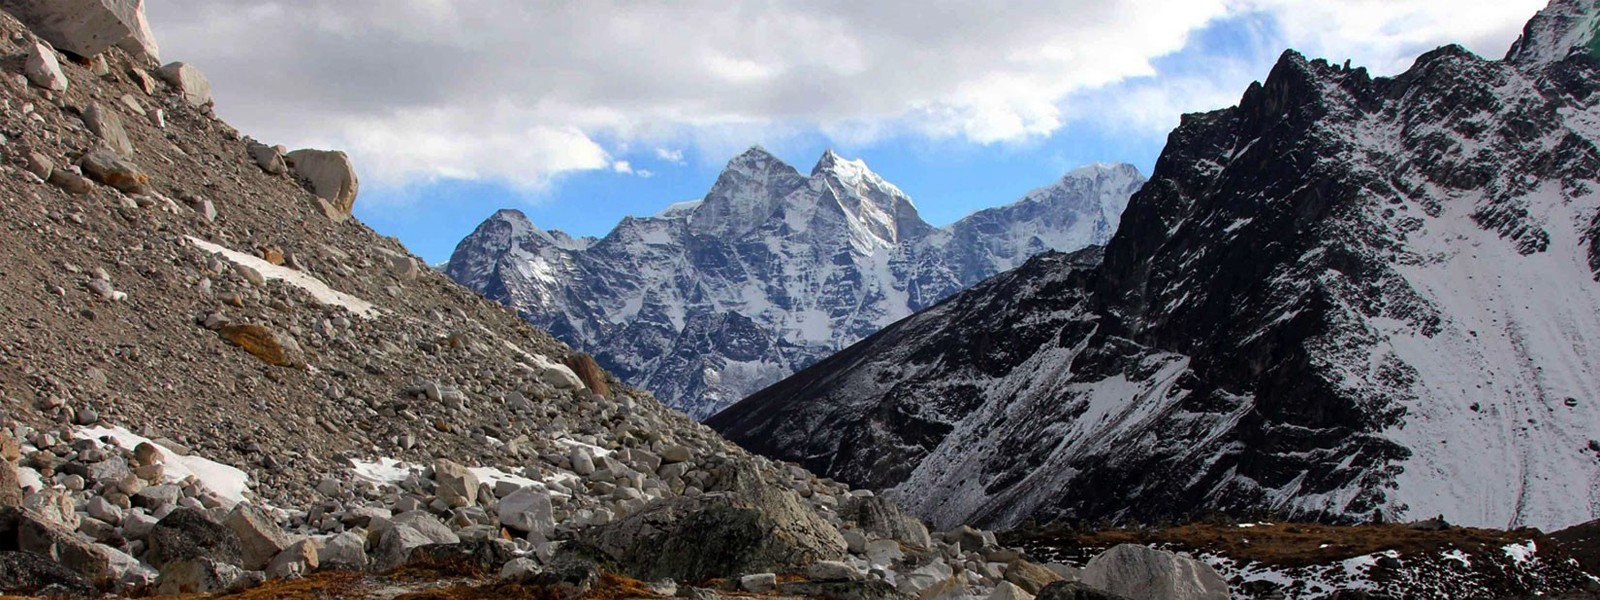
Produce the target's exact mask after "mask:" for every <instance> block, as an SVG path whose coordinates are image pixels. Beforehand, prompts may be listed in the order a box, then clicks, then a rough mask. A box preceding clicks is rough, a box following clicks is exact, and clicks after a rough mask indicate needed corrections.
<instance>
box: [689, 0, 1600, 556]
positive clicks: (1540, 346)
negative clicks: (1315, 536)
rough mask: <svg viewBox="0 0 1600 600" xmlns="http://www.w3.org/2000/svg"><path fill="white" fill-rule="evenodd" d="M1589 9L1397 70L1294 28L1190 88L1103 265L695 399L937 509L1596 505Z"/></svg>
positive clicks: (1036, 267) (1517, 513) (1040, 280)
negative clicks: (1203, 93) (1263, 73)
mask: <svg viewBox="0 0 1600 600" xmlns="http://www.w3.org/2000/svg"><path fill="white" fill-rule="evenodd" d="M1595 10H1596V9H1595V8H1594V3H1592V2H1588V1H1585V2H1576V1H1574V2H1568V1H1565V0H1563V1H1558V2H1556V3H1554V4H1553V5H1552V6H1551V7H1550V8H1549V9H1548V10H1547V11H1545V12H1544V13H1541V16H1540V17H1539V18H1536V19H1534V20H1533V21H1532V22H1530V24H1529V26H1528V29H1527V32H1526V33H1525V34H1524V36H1523V38H1522V40H1521V41H1519V42H1518V43H1517V45H1516V46H1515V47H1513V49H1512V51H1511V52H1510V54H1509V55H1508V57H1507V58H1506V59H1505V60H1501V61H1491V60H1485V59H1483V58H1480V57H1478V56H1475V55H1473V54H1471V53H1470V52H1468V51H1466V50H1464V49H1462V48H1459V47H1455V46H1450V47H1445V48H1441V49H1439V50H1436V51H1433V52H1430V53H1428V54H1426V55H1423V56H1422V57H1420V58H1419V59H1418V60H1417V62H1416V64H1415V65H1414V66H1413V67H1412V68H1411V69H1410V70H1408V71H1407V72H1406V73H1404V74H1401V75H1399V76H1397V77H1394V78H1377V79H1374V78H1372V77H1370V76H1369V75H1368V74H1367V73H1366V71H1364V70H1362V69H1349V68H1343V67H1340V66H1337V65H1331V64H1329V63H1327V62H1324V61H1321V60H1315V61H1308V60H1306V59H1305V58H1304V57H1302V56H1300V55H1299V54H1297V53H1294V52H1292V51H1291V52H1287V53H1285V54H1284V55H1283V57H1282V59H1281V60H1280V61H1279V62H1278V64H1277V65H1276V67H1274V69H1273V70H1272V72H1271V74H1270V75H1269V76H1268V78H1267V79H1266V81H1265V83H1264V84H1263V83H1258V84H1253V85H1252V86H1251V87H1250V89H1249V90H1248V91H1246V92H1245V94H1244V97H1243V98H1242V100H1241V101H1240V104H1239V106H1237V107H1234V108H1229V109H1224V110H1220V111H1216V112H1212V113H1207V114H1192V115H1186V116H1185V117H1184V118H1183V120H1182V123H1181V125H1180V126H1179V127H1178V129H1177V130H1176V131H1174V132H1173V134H1172V135H1171V136H1170V137H1169V143H1168V146H1167V147H1166V148H1165V150H1164V151H1163V153H1162V156H1161V158H1160V160H1159V161H1158V162H1157V165H1156V171H1155V173H1154V175H1153V177H1152V179H1151V180H1150V182H1149V183H1147V184H1146V185H1145V186H1144V187H1143V189H1142V190H1141V191H1140V192H1138V193H1137V194H1135V195H1134V196H1133V198H1132V200H1131V203H1130V204H1129V206H1128V208H1127V210H1126V212H1125V213H1124V214H1123V218H1122V222H1121V225H1120V227H1119V229H1118V231H1117V233H1116V235H1115V236H1114V237H1113V239H1112V240H1111V242H1110V243H1109V244H1108V245H1107V247H1106V248H1105V250H1104V260H1103V262H1101V263H1099V264H1098V266H1088V265H1089V264H1090V263H1092V262H1093V259H1094V258H1095V253H1093V252H1083V253H1078V254H1075V255H1072V256H1070V257H1062V256H1048V257H1042V258H1039V259H1036V260H1035V261H1034V262H1033V263H1030V264H1029V265H1027V266H1025V267H1023V268H1022V269H1020V270H1018V271H1015V272H1012V273H1007V274H1005V275H1002V276H1000V277H997V278H995V279H994V280H991V281H990V282H987V283H985V284H983V285H981V286H978V287H976V288H974V289H972V290H970V291H967V292H963V293H962V294H959V295H957V296H955V297H954V298H952V299H951V300H950V301H948V302H946V303H944V304H942V305H940V306H938V307H935V308H934V309H932V310H930V311H928V312H926V313H923V314H921V315H918V316H915V317H913V318H911V319H908V320H906V321H904V322H901V323H899V324H896V325H895V326H893V327H891V328H889V329H887V330H886V331H884V332H882V333H880V334H878V335H877V336H875V337H873V338H871V339H868V340H866V341H864V342H862V343H861V344H859V345H857V346H855V347H852V348H850V349H847V350H845V351H843V352H841V353H840V354H839V355H837V356H835V357H834V358H832V359H829V360H828V361H826V362H823V363H821V364H818V365H816V366H815V367H812V368H811V369H808V370H806V371H803V372H801V373H799V374H797V375H796V376H794V377H793V378H791V379H789V380H786V381H784V382H782V383H779V384H777V385H775V386H773V387H772V388H769V389H767V390H764V391H762V392H760V393H758V394H756V395H755V396H753V397H751V398H749V399H747V400H745V401H744V402H742V403H740V404H738V405H736V406H734V407H732V408H730V409H728V410H727V411H724V412H723V413H721V414H719V415H718V416H717V417H716V418H714V419H712V420H711V422H710V423H711V424H712V425H713V427H715V428H717V429H719V430H720V431H722V432H723V433H724V434H725V435H727V436H729V437H730V438H731V439H734V440H735V441H738V442H740V443H742V444H745V445H747V446H748V447H750V448H753V449H756V450H758V451H761V452H765V453H767V454H770V455H773V456H782V457H785V458H789V459H793V460H796V461H800V462H803V463H805V464H806V465H807V466H809V467H811V468H812V469H814V470H817V471H818V472H821V473H825V474H827V475H830V476H835V477H838V478H840V479H841V480H844V481H850V482H855V483H864V484H869V485H872V486H875V487H892V488H893V489H892V494H893V495H894V496H895V497H897V498H898V499H900V500H901V501H903V502H904V503H905V504H906V505H907V506H909V507H911V508H912V509H914V510H915V511H917V512H919V513H920V514H921V515H923V516H924V517H928V518H930V519H932V520H934V521H935V522H936V523H938V524H939V525H940V526H941V527H943V526H949V525H952V524H956V523H960V522H966V521H972V522H977V523H983V524H988V525H994V526H1007V525H1015V524H1018V523H1021V522H1022V521H1024V520H1025V519H1029V518H1034V519H1038V520H1041V521H1048V520H1053V519H1099V518H1110V519H1123V520H1144V521H1151V520H1159V519H1165V518H1184V517H1194V516H1198V515H1201V514H1204V513H1208V512H1211V511H1226V512H1235V513H1255V512H1260V513H1267V514H1273V515H1277V516H1281V517H1289V518H1302V519H1304V518H1320V519H1330V520H1336V521H1359V520H1365V519H1368V518H1371V517H1372V516H1373V514H1374V513H1377V514H1380V515H1382V516H1384V517H1385V518H1388V519H1403V518H1423V517H1431V516H1434V515H1439V514H1443V515H1445V516H1446V517H1447V518H1449V519H1450V520H1451V521H1454V522H1458V523H1465V524H1473V525H1485V526H1495V527H1516V526H1523V525H1528V526H1538V527H1543V528H1553V527H1559V526H1565V525H1572V524H1575V523H1579V522H1583V521H1586V520H1589V519H1593V518H1595V517H1596V516H1600V441H1597V440H1600V353H1597V352H1596V350H1595V349H1596V348H1600V284H1597V283H1596V273H1597V269H1600V247H1597V241H1596V237H1597V235H1600V181H1597V179H1596V178H1597V177H1600V146H1597V145H1596V143H1597V140H1600V105H1597V101H1600V95H1597V92H1600V81H1597V79H1600V76H1597V69H1600V59H1597V58H1596V54H1595V52H1593V51H1592V47H1591V46H1590V40H1591V39H1592V38H1593V35H1592V34H1593V24H1594V23H1596V22H1597V21H1596V19H1595V18H1594V17H1595ZM1568 44H1577V45H1576V46H1572V47H1569V46H1567V45H1568Z"/></svg>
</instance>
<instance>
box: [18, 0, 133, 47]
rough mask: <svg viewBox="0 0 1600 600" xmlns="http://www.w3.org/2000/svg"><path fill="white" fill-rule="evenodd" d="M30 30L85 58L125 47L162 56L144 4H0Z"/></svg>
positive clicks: (121, 0)
mask: <svg viewBox="0 0 1600 600" xmlns="http://www.w3.org/2000/svg"><path fill="white" fill-rule="evenodd" d="M0 10H4V11H6V12H8V13H11V15H12V16H14V17H16V18H17V20H18V21H22V23H23V24H24V25H27V26H28V29H31V30H33V32H34V33H35V34H38V36H39V37H42V38H44V39H46V40H48V41H49V42H50V44H51V45H54V46H55V47H57V48H60V49H62V50H65V51H67V52H71V53H73V54H76V55H78V56H82V57H91V56H94V55H96V54H99V53H101V52H105V51H106V50H107V49H109V48H111V47H112V46H121V47H122V48H123V49H125V50H128V51H129V53H131V54H134V55H136V56H138V55H142V56H147V57H150V58H151V59H155V58H156V57H157V56H158V55H159V54H160V52H161V50H160V48H159V47H158V46H157V45H156V40H155V36H154V35H152V34H151V33H150V24H149V22H147V21H146V20H145V18H144V0H0Z"/></svg>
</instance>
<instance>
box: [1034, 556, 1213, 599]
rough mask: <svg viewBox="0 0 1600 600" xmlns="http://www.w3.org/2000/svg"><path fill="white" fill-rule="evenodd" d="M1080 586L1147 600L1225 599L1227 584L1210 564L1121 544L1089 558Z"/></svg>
mask: <svg viewBox="0 0 1600 600" xmlns="http://www.w3.org/2000/svg"><path fill="white" fill-rule="evenodd" d="M1083 583H1084V584H1086V585H1088V586H1090V587H1093V588H1096V589H1101V590H1106V591H1109V592H1112V593H1116V594H1121V595H1124V596H1131V597H1134V598H1148V599H1150V600H1213V599H1215V600H1227V598H1228V583H1227V582H1226V581H1223V579H1222V577H1221V576H1220V575H1217V572H1216V571H1215V570H1212V568H1211V567H1210V566H1209V565H1207V564H1205V563H1203V562H1200V561H1198V560H1195V559H1192V558H1188V557H1183V556H1178V555H1177V554H1173V553H1171V552H1167V551H1164V550H1157V549H1154V548H1149V547H1146V546H1141V545H1138V544H1121V545H1118V546H1115V547H1113V548H1111V549H1110V550H1106V551H1105V552H1102V553H1100V554H1099V555H1098V556H1095V557H1094V558H1092V559H1090V560H1089V564H1087V565H1085V566H1084V568H1083ZM1041 597H1043V596H1042V594H1041Z"/></svg>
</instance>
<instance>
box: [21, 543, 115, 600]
mask: <svg viewBox="0 0 1600 600" xmlns="http://www.w3.org/2000/svg"><path fill="white" fill-rule="evenodd" d="M47 589H50V590H53V591H59V592H65V593H67V594H70V595H72V596H74V597H80V598H83V597H93V596H97V595H98V592H97V591H96V590H95V589H94V586H93V585H91V584H90V583H89V580H87V579H84V578H83V576H81V575H79V574H77V573H74V572H72V570H71V569H68V568H67V567H66V566H64V565H62V564H61V563H59V562H56V561H55V560H52V559H51V558H50V557H48V556H45V555H43V554H34V553H32V552H18V551H15V550H0V594H27V595H34V594H39V593H41V592H44V591H46V590H47Z"/></svg>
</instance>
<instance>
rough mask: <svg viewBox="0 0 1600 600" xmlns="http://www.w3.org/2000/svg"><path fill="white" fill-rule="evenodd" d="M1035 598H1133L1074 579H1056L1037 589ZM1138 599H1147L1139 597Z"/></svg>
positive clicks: (1055, 599) (1085, 599) (1060, 599)
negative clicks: (1037, 592) (1037, 593)
mask: <svg viewBox="0 0 1600 600" xmlns="http://www.w3.org/2000/svg"><path fill="white" fill-rule="evenodd" d="M1035 600H1134V599H1133V598H1129V597H1127V596H1124V595H1122V594H1116V593H1112V592H1108V591H1105V590H1102V589H1097V588H1094V587H1092V586H1088V585H1084V584H1083V583H1080V582H1076V581H1057V582H1055V583H1052V584H1050V585H1047V586H1044V589H1042V590H1039V595H1038V596H1037V597H1036V598H1035ZM1138 600H1147V599H1146V598H1139V599H1138Z"/></svg>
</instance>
